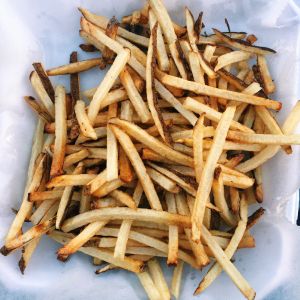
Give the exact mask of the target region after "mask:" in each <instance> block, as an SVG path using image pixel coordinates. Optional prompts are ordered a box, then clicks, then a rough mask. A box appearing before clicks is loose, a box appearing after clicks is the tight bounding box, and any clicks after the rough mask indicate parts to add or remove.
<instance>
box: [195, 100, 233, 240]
mask: <svg viewBox="0 0 300 300" xmlns="http://www.w3.org/2000/svg"><path fill="white" fill-rule="evenodd" d="M234 112H235V107H234V106H228V107H227V108H226V110H225V112H224V113H223V114H222V117H221V120H220V122H219V123H218V126H217V128H216V132H215V136H214V139H213V144H212V146H211V149H210V151H209V155H208V157H207V160H206V162H205V164H204V167H203V170H202V173H201V178H200V182H199V187H198V190H197V195H196V201H195V205H194V208H193V213H192V224H193V225H192V235H193V240H194V241H199V240H200V235H201V226H202V222H203V217H204V211H205V204H206V202H207V199H208V197H209V194H210V191H211V186H212V182H213V176H214V171H215V167H216V164H217V161H218V159H219V156H220V155H221V152H222V150H223V144H224V143H225V139H226V133H227V131H228V129H229V126H230V123H231V121H232V118H233V116H234Z"/></svg>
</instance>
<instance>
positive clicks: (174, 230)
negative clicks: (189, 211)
mask: <svg viewBox="0 0 300 300" xmlns="http://www.w3.org/2000/svg"><path fill="white" fill-rule="evenodd" d="M166 203H167V207H168V212H169V213H172V214H176V213H177V209H176V202H175V196H174V195H173V194H171V193H166ZM177 261H178V227H177V226H175V225H170V226H169V243H168V260H167V264H168V265H176V264H177Z"/></svg>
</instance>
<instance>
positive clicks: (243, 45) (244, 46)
mask: <svg viewBox="0 0 300 300" xmlns="http://www.w3.org/2000/svg"><path fill="white" fill-rule="evenodd" d="M213 31H214V33H215V34H216V36H217V37H218V38H220V39H221V40H222V42H224V43H226V44H228V45H229V46H231V47H234V48H237V49H240V50H243V51H246V52H250V53H253V54H258V55H265V54H274V53H276V51H275V50H273V49H270V48H267V47H259V46H253V45H249V43H247V42H245V41H243V40H240V39H233V38H231V37H229V36H227V35H225V34H224V33H222V32H220V31H219V30H217V29H214V28H213Z"/></svg>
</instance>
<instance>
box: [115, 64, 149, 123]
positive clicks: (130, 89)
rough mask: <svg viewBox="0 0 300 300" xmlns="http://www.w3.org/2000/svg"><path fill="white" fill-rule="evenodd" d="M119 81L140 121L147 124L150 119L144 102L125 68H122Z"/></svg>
mask: <svg viewBox="0 0 300 300" xmlns="http://www.w3.org/2000/svg"><path fill="white" fill-rule="evenodd" d="M120 79H121V82H122V85H123V86H124V88H125V89H126V92H127V95H128V97H129V99H130V101H131V103H132V105H133V107H134V109H135V111H136V112H137V114H138V116H139V117H140V119H141V121H142V122H143V123H146V122H148V121H149V119H150V117H151V116H150V112H149V109H148V107H147V105H146V104H145V102H144V100H143V99H142V97H141V95H140V94H139V92H138V90H137V88H136V87H135V85H134V82H133V80H132V78H131V75H130V74H129V72H128V71H127V70H126V68H124V69H123V71H122V72H121V73H120Z"/></svg>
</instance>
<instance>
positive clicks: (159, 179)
mask: <svg viewBox="0 0 300 300" xmlns="http://www.w3.org/2000/svg"><path fill="white" fill-rule="evenodd" d="M146 170H147V173H148V174H149V176H150V177H151V179H152V180H153V181H154V182H156V183H157V184H158V185H159V186H161V187H162V188H163V189H165V190H166V191H168V192H170V193H173V194H174V193H175V194H176V193H178V192H179V191H180V188H179V187H178V186H177V185H176V183H175V182H174V181H173V180H171V179H169V178H168V177H166V176H164V175H163V174H162V173H160V172H158V171H156V170H155V169H152V168H149V167H147V168H146Z"/></svg>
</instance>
